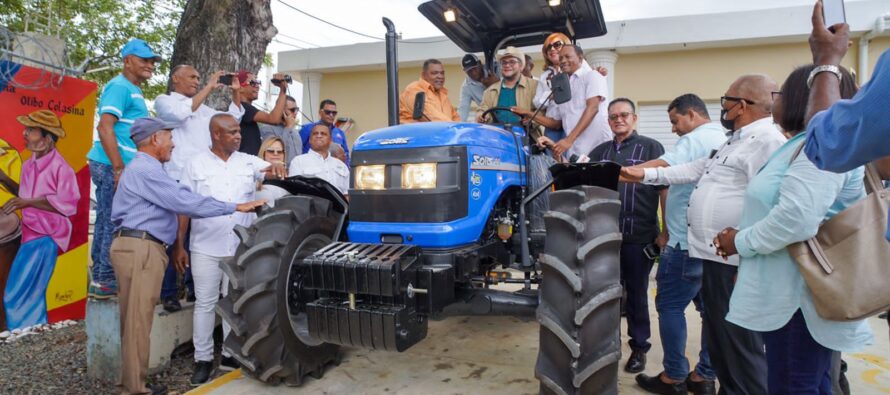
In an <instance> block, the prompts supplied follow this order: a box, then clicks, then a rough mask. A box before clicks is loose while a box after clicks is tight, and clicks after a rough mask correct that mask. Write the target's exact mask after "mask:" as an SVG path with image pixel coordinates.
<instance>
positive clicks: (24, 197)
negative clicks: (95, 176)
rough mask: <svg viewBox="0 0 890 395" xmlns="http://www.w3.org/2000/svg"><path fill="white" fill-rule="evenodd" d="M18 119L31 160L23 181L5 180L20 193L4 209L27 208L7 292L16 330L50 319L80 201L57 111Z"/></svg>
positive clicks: (8, 315)
mask: <svg viewBox="0 0 890 395" xmlns="http://www.w3.org/2000/svg"><path fill="white" fill-rule="evenodd" d="M16 119H17V120H18V121H19V123H21V124H22V125H24V126H25V131H24V133H23V134H24V137H25V145H26V148H27V149H28V151H31V158H30V159H28V160H27V161H25V163H23V164H22V174H21V182H20V183H18V184H15V183H14V182H13V183H9V182H8V181H7V182H6V183H5V184H8V186H10V187H12V188H11V189H12V190H13V191H12V192H13V193H14V194H15V195H16V196H17V197H16V198H13V199H10V200H9V201H7V202H6V204H4V205H3V213H4V214H9V213H12V212H15V211H16V210H21V212H22V245H21V247H20V248H19V251H18V253H17V254H16V256H15V260H13V262H12V268H11V269H10V272H9V279H8V281H7V282H6V292H5V293H4V295H3V306H4V308H5V309H6V322H7V325H8V326H9V328H10V329H16V328H25V327H29V326H33V325H38V324H45V323H46V288H47V285H49V279H50V277H52V274H53V270H54V269H55V266H56V258H57V254H58V251H59V250H61V251H63V252H64V251H67V250H68V242H69V241H70V240H71V221H70V220H68V217H70V216H72V215H74V213H75V212H76V211H77V201H78V200H79V199H80V191H79V190H78V189H77V179H76V178H75V176H74V169H72V168H71V166H70V165H68V162H66V161H65V158H63V157H62V155H61V154H59V151H58V150H56V142H58V140H59V139H60V138H63V137H65V130H63V129H62V123H61V122H60V121H59V118H58V117H57V116H56V114H54V113H53V112H52V111H49V110H39V111H35V112H32V113H30V114H28V115H23V116H20V117H18V118H16Z"/></svg>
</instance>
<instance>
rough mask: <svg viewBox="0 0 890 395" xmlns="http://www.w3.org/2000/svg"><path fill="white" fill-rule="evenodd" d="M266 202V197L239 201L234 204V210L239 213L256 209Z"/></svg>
mask: <svg viewBox="0 0 890 395" xmlns="http://www.w3.org/2000/svg"><path fill="white" fill-rule="evenodd" d="M264 204H266V199H260V200H254V201H252V202H247V203H241V204H239V205H237V206H235V211H237V212H240V213H249V212H251V211H253V210H256V209H257V208H258V207H260V206H262V205H264Z"/></svg>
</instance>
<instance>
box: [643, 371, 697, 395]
mask: <svg viewBox="0 0 890 395" xmlns="http://www.w3.org/2000/svg"><path fill="white" fill-rule="evenodd" d="M636 378H637V384H639V386H640V388H642V389H644V390H646V391H647V392H651V393H653V394H662V395H686V392H687V390H686V383H684V382H679V383H676V384H668V383H665V382H664V381H661V374H658V375H655V376H654V377H649V376H647V375H646V374H645V373H641V374H638V375H637V377H636Z"/></svg>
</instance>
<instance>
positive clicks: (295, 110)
mask: <svg viewBox="0 0 890 395" xmlns="http://www.w3.org/2000/svg"><path fill="white" fill-rule="evenodd" d="M287 110H288V111H290V112H292V113H296V112H297V111H300V107H293V108H288V109H287Z"/></svg>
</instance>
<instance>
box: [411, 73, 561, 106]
mask: <svg viewBox="0 0 890 395" xmlns="http://www.w3.org/2000/svg"><path fill="white" fill-rule="evenodd" d="M550 91H551V92H553V102H554V103H556V104H562V103H565V102H567V101H569V100H572V88H571V87H570V86H569V75H568V74H567V73H559V74H557V75H554V76H553V78H551V79H550ZM415 108H416V107H415Z"/></svg>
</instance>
